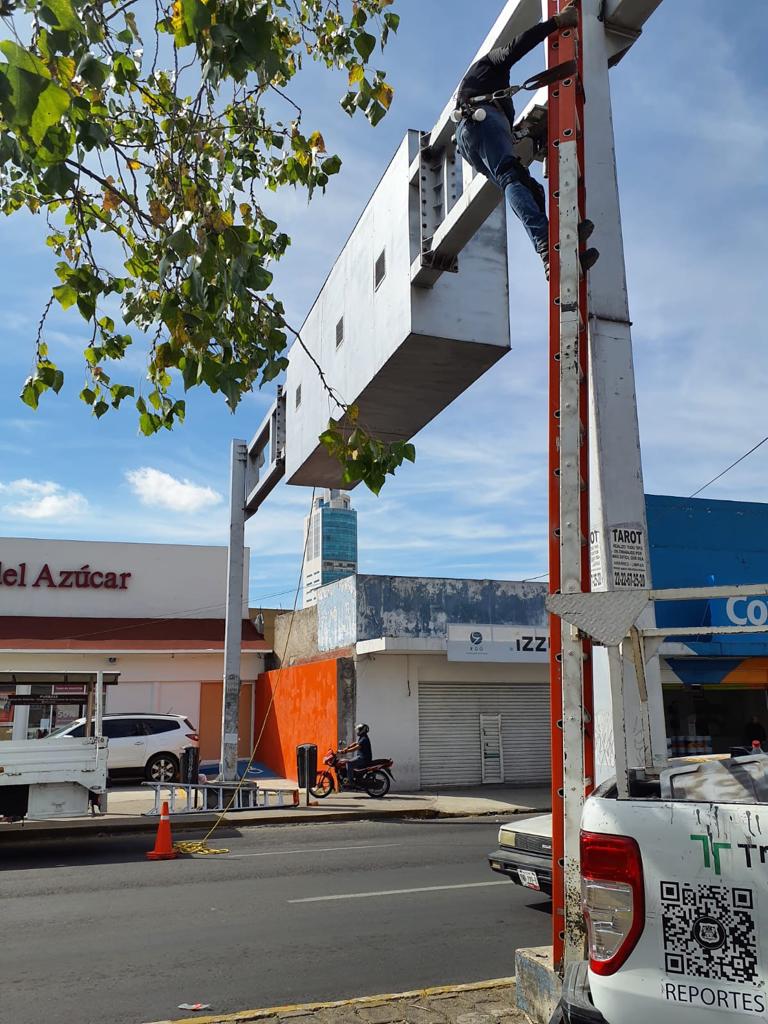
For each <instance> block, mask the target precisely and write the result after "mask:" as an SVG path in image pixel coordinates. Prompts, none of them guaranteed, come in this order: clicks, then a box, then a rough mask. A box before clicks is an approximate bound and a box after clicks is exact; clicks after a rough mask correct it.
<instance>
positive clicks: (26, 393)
mask: <svg viewBox="0 0 768 1024" xmlns="http://www.w3.org/2000/svg"><path fill="white" fill-rule="evenodd" d="M39 397H40V394H39V392H38V390H37V388H36V387H35V385H34V381H33V378H32V377H27V379H26V381H25V382H24V387H23V388H22V389H21V400H22V402H23V403H24V404H25V405H28V406H29V407H30V409H37V406H38V399H39Z"/></svg>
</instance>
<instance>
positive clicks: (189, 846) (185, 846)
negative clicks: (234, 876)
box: [173, 839, 229, 856]
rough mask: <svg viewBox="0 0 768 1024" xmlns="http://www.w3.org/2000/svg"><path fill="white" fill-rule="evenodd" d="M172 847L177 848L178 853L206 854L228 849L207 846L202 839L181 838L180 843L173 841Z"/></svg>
mask: <svg viewBox="0 0 768 1024" xmlns="http://www.w3.org/2000/svg"><path fill="white" fill-rule="evenodd" d="M173 848H174V850H177V851H178V852H179V853H187V854H193V853H195V854H205V855H206V856H207V855H208V854H210V853H229V850H225V849H223V848H222V849H214V847H212V846H209V845H208V844H207V843H206V841H205V840H204V839H202V840H200V839H197V840H195V839H190V840H183V841H182V842H180V843H174V844H173Z"/></svg>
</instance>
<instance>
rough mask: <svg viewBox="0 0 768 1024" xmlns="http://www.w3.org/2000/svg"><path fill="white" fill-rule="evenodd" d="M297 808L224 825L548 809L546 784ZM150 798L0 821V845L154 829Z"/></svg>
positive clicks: (347, 799) (112, 798)
mask: <svg viewBox="0 0 768 1024" xmlns="http://www.w3.org/2000/svg"><path fill="white" fill-rule="evenodd" d="M267 785H268V788H270V789H276V788H285V789H290V790H293V789H295V785H294V784H293V783H290V782H287V781H285V780H277V781H273V780H270V782H269V783H268V784H267ZM301 801H302V805H301V806H299V807H293V806H284V807H269V808H264V809H262V810H258V811H237V812H235V813H232V812H230V813H229V814H227V815H225V817H224V819H223V822H222V824H226V825H227V827H229V828H238V827H240V828H244V827H248V826H251V825H262V824H269V825H275V824H289V823H291V824H295V823H297V822H303V823H310V822H328V821H361V820H366V819H376V820H378V819H381V818H459V817H460V818H464V817H472V816H475V815H498V816H499V817H512V816H513V815H516V814H532V813H536V812H543V811H547V810H549V807H550V794H549V787H544V786H538V787H515V786H482V787H471V788H467V789H454V790H443V791H441V792H439V793H424V792H419V793H393V794H391V795H390V796H387V797H385V798H384V799H383V800H372V799H371V798H370V797H368V796H366V795H365V794H357V793H342V794H334V795H332V796H329V797H326V798H325V799H324V800H316V801H313V802H312V806H310V807H305V806H304V805H303V804H304V794H303V793H302V794H301ZM153 802H154V797H153V794H152V792H151V791H150V790H148V789H144V790H142V789H141V787H135V788H134V787H130V788H127V789H114V790H110V792H109V802H108V808H109V809H108V811H107V813H106V814H100V815H97V816H96V817H93V818H92V817H87V818H69V819H67V820H59V821H29V822H26V823H24V824H22V823H20V822H16V823H14V824H9V823H0V844H2V843H3V841H10V840H24V839H29V840H30V841H33V840H35V839H43V838H50V837H53V836H56V835H61V834H62V833H65V834H69V835H72V836H84V835H91V834H93V835H96V834H111V833H117V832H145V831H147V832H150V831H151V832H154V831H155V830H156V829H157V820H158V819H157V817H145V816H144V812H145V811H147V810H149V809H150V808H151V806H152V804H153ZM217 819H218V815H217V814H215V813H214V812H211V813H206V814H194V815H184V814H175V815H172V819H171V820H172V825H173V831H174V834H176V833H178V832H181V831H189V830H194V831H199V830H201V829H204V828H206V827H210V825H212V824H213V823H214V822H215V821H216V820H217Z"/></svg>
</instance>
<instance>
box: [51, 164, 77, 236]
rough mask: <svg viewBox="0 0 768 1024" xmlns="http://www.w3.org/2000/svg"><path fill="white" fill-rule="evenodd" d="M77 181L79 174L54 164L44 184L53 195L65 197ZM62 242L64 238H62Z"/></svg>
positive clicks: (64, 166)
mask: <svg viewBox="0 0 768 1024" xmlns="http://www.w3.org/2000/svg"><path fill="white" fill-rule="evenodd" d="M76 180H77V174H76V173H75V171H73V170H72V168H71V167H67V165H66V164H64V163H59V164H53V165H52V166H51V167H49V168H48V170H47V171H46V172H45V174H44V175H43V178H42V184H43V186H44V188H45V191H46V192H48V193H50V194H51V195H58V196H64V195H66V194H67V192H68V191H69V190H70V188H72V186H73V185H74V183H75V181H76ZM62 241H64V238H63V236H62Z"/></svg>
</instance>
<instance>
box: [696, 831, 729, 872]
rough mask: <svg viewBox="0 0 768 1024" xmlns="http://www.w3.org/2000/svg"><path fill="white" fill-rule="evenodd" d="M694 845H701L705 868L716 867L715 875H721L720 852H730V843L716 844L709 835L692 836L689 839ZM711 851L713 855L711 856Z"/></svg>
mask: <svg viewBox="0 0 768 1024" xmlns="http://www.w3.org/2000/svg"><path fill="white" fill-rule="evenodd" d="M689 838H690V839H692V840H693V841H694V843H701V849H702V852H703V853H704V867H705V868H711V867H712V866H714V869H715V874H716V875H719V874H721V873H722V872H721V871H720V851H721V850H730V848H731V844H730V843H716V842H715V841H714V839H713V838H712V836H708V835H692V836H690V837H689ZM710 850H711V851H712V852H711V855H710Z"/></svg>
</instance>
